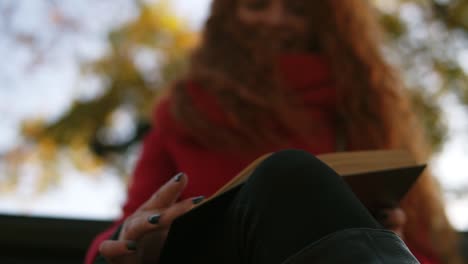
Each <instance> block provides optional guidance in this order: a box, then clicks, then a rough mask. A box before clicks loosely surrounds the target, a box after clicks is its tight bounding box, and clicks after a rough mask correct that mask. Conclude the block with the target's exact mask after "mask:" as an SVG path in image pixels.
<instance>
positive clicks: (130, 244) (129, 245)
mask: <svg viewBox="0 0 468 264" xmlns="http://www.w3.org/2000/svg"><path fill="white" fill-rule="evenodd" d="M127 249H128V250H130V251H136V250H137V244H136V242H135V241H127Z"/></svg>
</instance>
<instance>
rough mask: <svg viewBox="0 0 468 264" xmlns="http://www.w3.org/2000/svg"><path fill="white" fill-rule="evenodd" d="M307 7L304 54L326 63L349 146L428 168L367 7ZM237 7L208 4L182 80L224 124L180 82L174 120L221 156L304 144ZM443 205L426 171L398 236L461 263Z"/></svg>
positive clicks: (299, 118) (336, 2) (304, 126)
mask: <svg viewBox="0 0 468 264" xmlns="http://www.w3.org/2000/svg"><path fill="white" fill-rule="evenodd" d="M304 1H305V2H306V12H307V14H308V17H309V18H310V19H309V23H310V25H311V27H312V28H313V36H311V37H310V40H311V47H319V49H320V51H321V52H322V53H323V55H324V56H326V57H327V58H328V60H329V61H330V63H331V66H332V70H333V74H334V80H335V84H336V89H337V96H338V102H337V113H338V114H337V115H338V116H337V118H338V120H339V125H340V128H342V129H343V130H344V131H345V132H346V133H347V135H348V138H350V139H351V141H352V144H353V148H354V149H389V148H405V149H408V150H409V151H411V152H412V153H413V154H414V156H415V157H416V158H417V159H418V160H420V161H426V160H427V158H428V155H429V150H428V149H427V147H426V146H427V144H425V142H424V137H425V136H424V132H423V130H422V129H421V127H420V126H419V124H418V122H417V120H416V118H415V115H414V113H413V111H412V109H411V105H410V102H409V96H408V94H407V93H406V91H405V89H404V85H403V82H402V80H401V78H400V74H399V73H398V72H397V71H396V70H395V69H394V68H392V67H391V66H390V65H389V64H388V63H387V62H386V61H385V59H384V57H383V55H382V52H381V32H380V28H379V24H378V21H377V18H376V16H375V12H374V10H372V7H371V6H370V5H369V4H368V3H367V2H368V1H362V0H346V1H343V0H322V1H309V0H304ZM236 5H237V0H215V1H214V2H213V4H212V9H211V16H210V17H209V19H208V21H207V23H206V27H205V30H204V33H203V40H202V43H201V45H200V47H199V48H198V49H197V50H196V51H195V52H194V54H193V57H192V59H191V66H190V68H189V70H188V73H187V76H186V79H190V80H194V81H196V82H197V83H199V84H201V85H200V86H201V87H203V89H204V90H205V91H206V92H208V93H209V94H210V95H212V96H214V97H216V98H217V99H218V100H219V102H220V103H221V106H222V107H223V111H225V112H226V113H227V114H228V119H229V124H230V126H229V127H223V126H219V125H217V124H214V123H212V122H210V121H209V120H208V119H207V118H206V117H205V116H204V115H203V114H202V113H200V112H198V111H197V110H196V108H195V107H194V106H193V105H192V103H191V101H190V97H189V96H188V94H187V90H186V89H185V87H186V85H185V81H184V80H182V81H180V82H177V83H176V84H175V85H174V86H173V87H172V89H171V96H172V97H173V105H172V107H173V112H174V114H175V116H176V118H177V119H178V120H179V121H180V122H181V123H183V124H184V125H185V126H186V127H187V129H189V130H190V131H191V132H192V133H193V135H194V137H195V138H196V139H197V140H198V141H199V142H200V143H201V144H204V145H206V146H207V147H211V148H223V149H225V150H234V149H236V150H241V151H249V150H254V149H257V148H261V147H262V146H263V145H266V144H283V142H282V138H284V135H286V134H288V133H295V134H296V135H302V136H304V138H306V136H308V137H310V135H311V133H313V124H310V121H309V122H307V116H306V115H305V114H304V112H303V109H300V108H299V107H291V105H292V104H294V102H293V100H292V99H291V98H290V97H288V96H286V95H285V94H284V89H280V86H281V84H280V82H279V81H278V79H277V78H276V77H275V76H277V75H276V74H275V69H274V67H273V66H272V65H274V64H273V63H272V59H273V58H272V57H271V56H269V54H264V53H262V49H255V45H253V46H252V45H249V44H251V43H249V41H248V38H249V34H251V33H252V32H249V29H247V28H243V26H242V25H241V24H240V23H239V21H238V20H237V17H236V15H235V12H234V11H233V10H236ZM258 45H261V44H258ZM266 120H270V121H271V120H273V121H274V122H275V123H276V124H278V128H281V129H275V130H272V129H271V127H268V126H266V125H265V121H266ZM206 135H209V137H206ZM440 197H441V193H440V191H439V187H438V186H437V184H436V183H435V181H434V179H433V177H432V176H431V175H430V174H429V173H424V175H423V176H422V177H421V178H420V180H419V181H418V182H417V184H416V185H415V186H414V188H413V189H412V190H411V191H410V193H409V194H408V196H407V197H406V198H405V199H404V201H403V202H402V208H403V209H404V210H405V212H406V214H407V216H408V222H407V225H406V229H405V237H406V240H407V241H408V242H410V244H412V245H414V246H415V247H417V248H418V249H419V250H420V251H423V252H425V253H427V254H436V255H437V256H438V257H439V259H441V261H442V262H443V263H450V264H454V263H458V262H459V258H458V251H457V249H458V248H457V239H456V233H455V232H454V230H453V229H452V227H451V226H450V224H449V222H448V220H447V218H446V216H445V212H444V206H443V203H442V201H441V198H440ZM442 241H443V242H442Z"/></svg>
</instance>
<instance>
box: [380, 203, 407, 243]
mask: <svg viewBox="0 0 468 264" xmlns="http://www.w3.org/2000/svg"><path fill="white" fill-rule="evenodd" d="M374 216H375V218H376V219H377V220H378V221H379V222H380V224H382V225H383V226H384V227H385V228H387V229H389V230H391V231H393V232H395V233H397V234H398V235H399V236H400V237H401V238H403V230H404V227H405V224H406V214H405V212H404V211H403V210H402V209H401V208H400V207H394V208H382V209H379V210H377V211H376V212H375V214H374Z"/></svg>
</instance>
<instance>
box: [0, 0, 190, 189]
mask: <svg viewBox="0 0 468 264" xmlns="http://www.w3.org/2000/svg"><path fill="white" fill-rule="evenodd" d="M137 6H138V11H139V13H138V15H137V16H136V17H135V19H133V20H132V21H130V22H128V23H126V24H124V25H122V26H121V27H118V28H117V29H115V30H113V31H111V32H109V34H108V42H109V50H108V52H107V54H106V55H105V56H103V57H102V58H100V59H98V60H95V61H91V62H87V63H83V65H82V66H81V72H82V79H83V80H84V83H85V84H86V83H87V81H88V82H89V83H92V82H93V81H94V82H96V81H97V84H98V85H97V86H98V88H97V90H98V91H99V92H98V95H97V96H93V97H92V98H76V100H75V102H73V104H72V105H71V107H70V108H69V110H68V112H67V113H64V115H63V116H62V117H61V118H60V119H58V120H56V121H55V122H53V123H47V122H44V121H43V120H27V121H25V122H24V124H23V127H22V134H23V135H24V136H25V137H26V138H28V139H29V142H30V143H31V144H29V146H28V147H26V146H20V147H18V148H17V149H15V150H14V151H12V152H11V153H9V154H7V155H6V157H8V160H10V161H11V162H7V171H9V176H10V177H8V180H7V181H6V183H8V184H4V186H10V187H14V185H15V183H17V178H18V177H17V176H18V174H19V171H20V170H21V166H23V165H24V164H25V161H29V162H31V161H33V160H34V162H35V163H36V164H37V165H38V167H40V168H41V170H40V171H41V176H40V180H39V181H38V182H39V184H38V186H39V189H40V190H44V188H43V187H44V186H47V185H50V184H51V183H53V182H55V181H56V180H57V179H58V177H59V175H57V173H56V171H57V170H54V168H55V167H56V166H58V162H57V161H59V160H60V159H62V158H63V156H64V155H66V156H67V157H68V158H69V160H71V161H72V162H73V164H74V165H75V166H76V167H77V168H78V169H81V170H86V171H88V172H89V171H92V170H96V169H99V168H100V167H101V165H102V164H104V163H103V161H104V160H103V158H106V160H105V163H106V164H110V165H112V166H113V167H115V168H117V169H120V172H121V173H122V175H125V174H126V172H127V170H128V168H127V167H128V166H124V164H125V163H126V160H127V158H126V156H127V155H117V156H115V155H107V154H112V153H114V152H117V153H118V154H122V153H127V151H128V149H129V147H130V146H131V145H132V143H134V141H138V139H139V138H141V136H142V135H143V134H144V132H145V131H146V130H147V129H148V128H149V120H150V115H151V108H152V106H153V103H154V100H155V98H156V97H157V94H158V93H159V92H161V90H162V88H163V87H164V86H166V85H167V84H168V82H169V81H170V80H172V79H173V78H174V77H175V76H176V74H177V73H179V72H181V71H182V70H183V69H184V64H185V61H186V60H185V57H186V55H187V52H188V51H189V49H190V48H191V47H193V46H194V45H195V43H196V41H197V34H195V33H193V32H192V31H190V30H189V29H188V26H187V25H186V23H184V21H183V20H181V19H180V18H179V17H177V16H176V15H175V14H174V12H173V10H172V9H171V7H170V5H169V2H168V1H164V0H163V1H157V2H154V1H153V3H143V1H141V2H139V1H137ZM56 16H57V17H61V16H59V15H56ZM78 89H79V87H78ZM122 120H127V122H125V121H124V123H125V124H123V125H122ZM90 147H91V148H90ZM96 154H97V155H96ZM127 154H128V153H127ZM32 156H34V157H35V158H34V159H31V157H32ZM122 159H124V160H122ZM18 161H21V162H18ZM54 171H55V172H54ZM0 185H1V184H0ZM10 189H12V188H10Z"/></svg>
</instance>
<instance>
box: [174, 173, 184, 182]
mask: <svg viewBox="0 0 468 264" xmlns="http://www.w3.org/2000/svg"><path fill="white" fill-rule="evenodd" d="M183 176H184V173H183V172H179V173H178V174H177V175H176V176H174V181H175V182H180V180H182V177H183Z"/></svg>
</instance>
